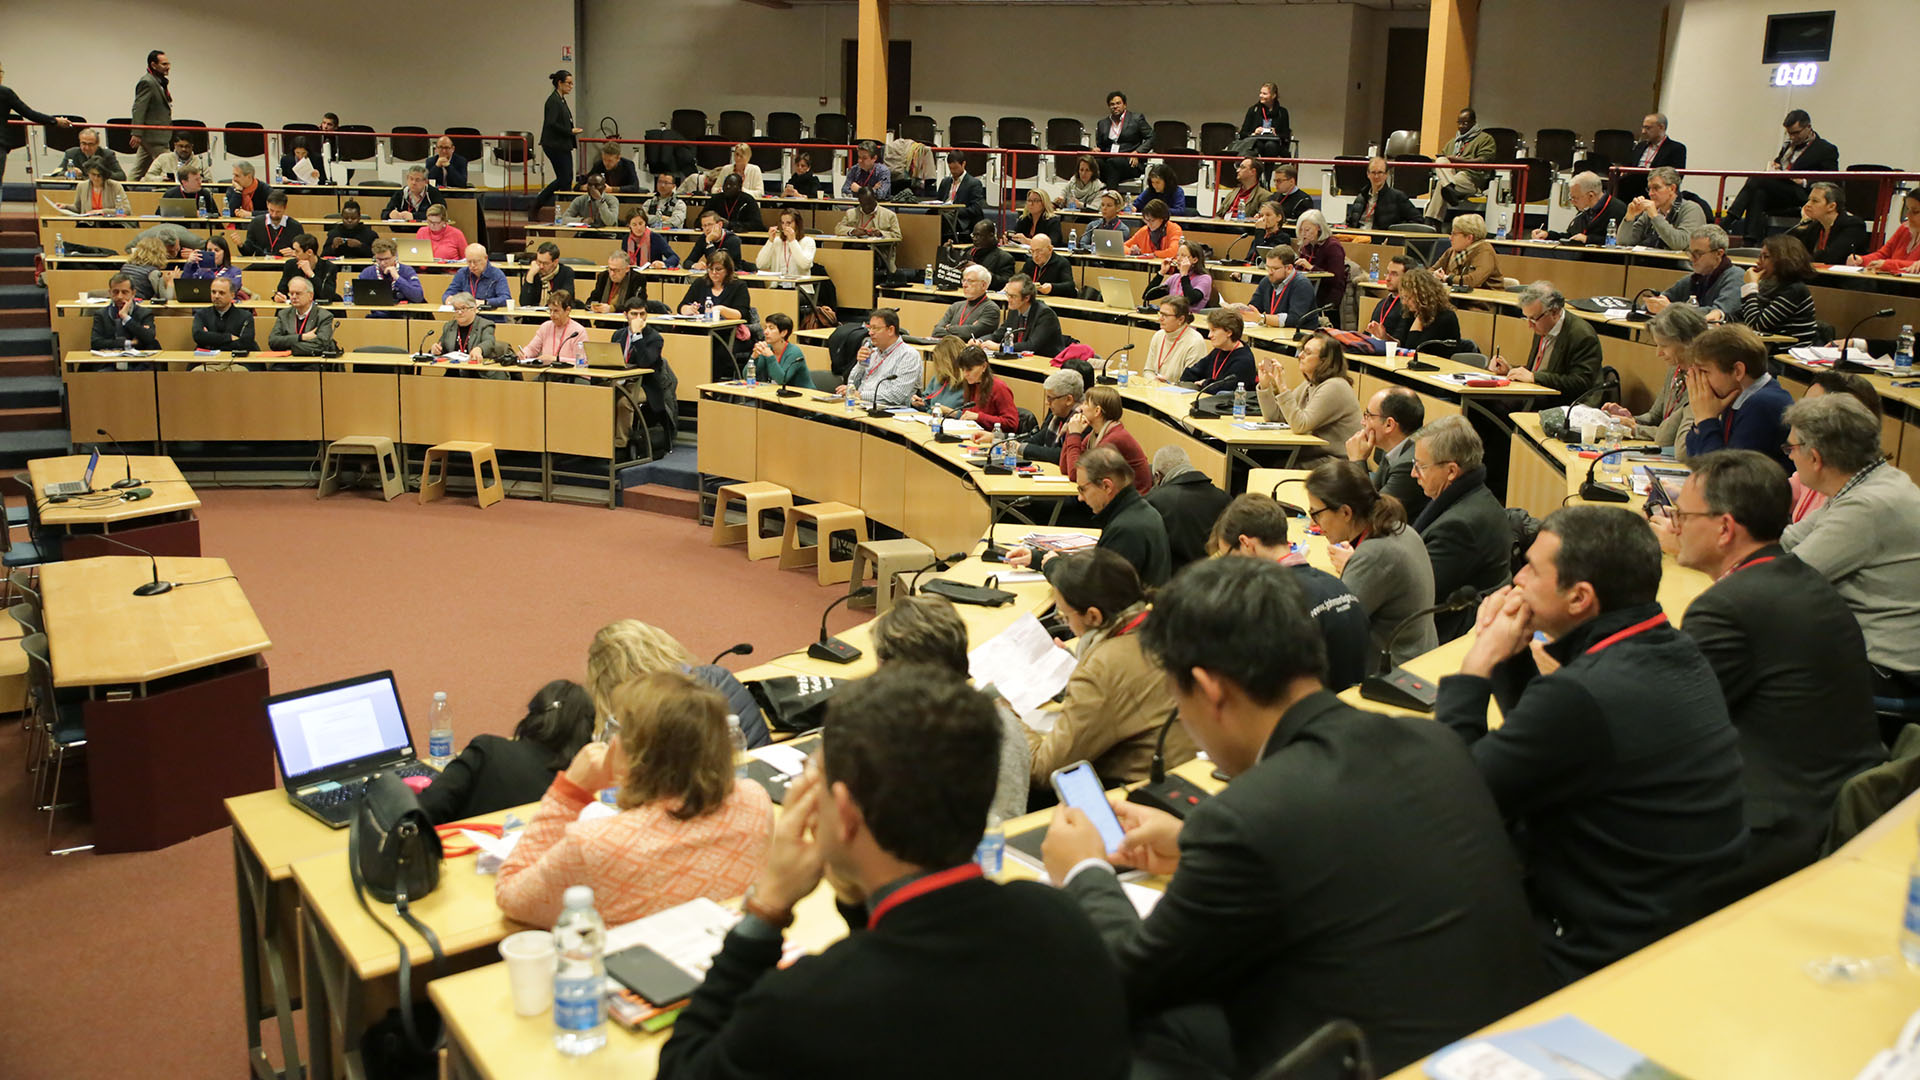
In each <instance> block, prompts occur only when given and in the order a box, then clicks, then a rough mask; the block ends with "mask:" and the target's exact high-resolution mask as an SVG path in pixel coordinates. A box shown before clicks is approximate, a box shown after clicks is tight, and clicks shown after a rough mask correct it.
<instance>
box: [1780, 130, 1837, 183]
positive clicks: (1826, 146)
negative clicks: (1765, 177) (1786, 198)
mask: <svg viewBox="0 0 1920 1080" xmlns="http://www.w3.org/2000/svg"><path fill="white" fill-rule="evenodd" d="M1787 153H1788V147H1786V146H1785V145H1782V146H1781V147H1780V152H1779V153H1777V154H1775V155H1773V160H1775V161H1777V162H1779V163H1780V164H1781V165H1783V166H1785V167H1786V168H1787V169H1789V170H1791V171H1793V172H1839V171H1840V148H1839V147H1837V146H1835V145H1833V144H1832V143H1830V142H1828V141H1827V140H1825V139H1823V138H1821V137H1820V136H1819V135H1818V134H1815V135H1814V137H1813V141H1812V142H1810V143H1808V144H1807V148H1806V149H1805V150H1802V151H1801V152H1800V157H1799V159H1798V160H1796V161H1795V162H1794V163H1793V164H1792V165H1787V164H1786V162H1787ZM1797 182H1798V181H1789V183H1797Z"/></svg>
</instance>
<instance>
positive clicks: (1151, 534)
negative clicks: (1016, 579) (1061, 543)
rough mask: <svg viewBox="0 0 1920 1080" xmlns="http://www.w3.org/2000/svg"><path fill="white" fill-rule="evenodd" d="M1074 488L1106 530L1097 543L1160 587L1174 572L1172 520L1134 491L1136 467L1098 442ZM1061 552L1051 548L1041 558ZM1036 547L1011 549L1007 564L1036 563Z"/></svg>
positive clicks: (1083, 458) (1078, 469) (1078, 467)
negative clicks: (1168, 522)
mask: <svg viewBox="0 0 1920 1080" xmlns="http://www.w3.org/2000/svg"><path fill="white" fill-rule="evenodd" d="M1073 476H1074V490H1076V491H1077V492H1079V494H1080V501H1081V502H1083V503H1086V504H1087V509H1089V510H1091V511H1093V523H1094V525H1095V526H1097V527H1098V528H1099V529H1100V539H1099V542H1098V543H1097V544H1096V545H1095V546H1096V547H1101V548H1105V549H1106V550H1108V551H1111V552H1113V553H1114V554H1116V555H1118V556H1120V557H1121V558H1123V559H1125V560H1127V561H1128V562H1129V563H1132V564H1133V568H1134V570H1136V571H1138V572H1139V574H1140V583H1141V584H1143V585H1146V586H1147V587H1148V588H1158V587H1160V586H1162V585H1165V584H1166V583H1167V579H1168V578H1170V577H1172V576H1173V550H1172V547H1171V545H1170V544H1169V543H1168V542H1167V526H1166V522H1164V521H1162V520H1161V518H1160V511H1158V510H1155V509H1154V508H1153V506H1152V505H1151V504H1149V503H1148V502H1147V500H1146V497H1145V496H1143V495H1141V494H1140V493H1139V492H1138V491H1135V490H1134V486H1133V466H1131V465H1128V464H1127V459H1126V458H1124V457H1122V456H1121V455H1120V451H1118V450H1115V449H1114V448H1113V447H1111V446H1097V447H1094V448H1093V449H1092V450H1089V451H1087V452H1086V453H1085V454H1082V455H1080V460H1078V461H1076V462H1075V463H1074V473H1073ZM1054 557H1056V553H1054V552H1048V553H1047V555H1046V558H1044V559H1042V560H1041V561H1040V565H1041V566H1043V567H1044V566H1045V565H1046V559H1051V558H1054ZM1033 563H1034V559H1033V549H1032V548H1027V547H1015V548H1008V549H1007V565H1008V566H1012V567H1016V568H1019V569H1025V568H1027V567H1028V566H1031V565H1033Z"/></svg>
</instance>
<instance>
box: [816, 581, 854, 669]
mask: <svg viewBox="0 0 1920 1080" xmlns="http://www.w3.org/2000/svg"><path fill="white" fill-rule="evenodd" d="M853 596H854V594H853V593H852V592H848V593H847V594H846V595H844V596H840V597H837V598H835V600H834V601H833V603H831V604H828V605H827V610H825V611H823V612H821V613H820V637H819V639H818V640H816V641H815V642H814V643H813V644H811V645H809V646H807V655H808V656H810V657H812V658H813V659H815V660H825V661H827V662H828V663H831V664H851V663H853V662H854V661H855V660H858V659H860V657H861V655H862V654H861V652H860V650H859V649H857V648H854V647H853V646H852V645H849V644H847V643H846V642H844V641H841V640H840V639H839V638H837V637H828V636H827V616H828V615H831V614H833V609H834V608H837V607H839V606H840V605H841V604H844V603H846V602H847V601H849V600H851V599H853Z"/></svg>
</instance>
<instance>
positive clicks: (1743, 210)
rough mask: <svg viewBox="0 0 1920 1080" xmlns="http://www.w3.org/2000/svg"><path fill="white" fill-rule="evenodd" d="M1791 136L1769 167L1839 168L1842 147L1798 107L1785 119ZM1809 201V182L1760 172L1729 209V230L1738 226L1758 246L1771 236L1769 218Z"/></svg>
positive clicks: (1749, 243)
mask: <svg viewBox="0 0 1920 1080" xmlns="http://www.w3.org/2000/svg"><path fill="white" fill-rule="evenodd" d="M1781 125H1782V127H1784V128H1785V130H1786V134H1787V139H1786V141H1785V142H1783V143H1781V144H1780V152H1779V153H1778V154H1775V155H1774V156H1773V160H1772V161H1769V162H1767V168H1768V169H1770V170H1775V171H1781V172H1838V171H1839V170H1840V149H1839V147H1836V146H1834V145H1833V144H1832V143H1830V142H1828V141H1827V140H1825V139H1823V138H1821V137H1820V135H1819V133H1818V132H1815V131H1814V130H1813V118H1812V117H1810V116H1808V115H1807V110H1805V109H1795V110H1793V111H1792V112H1790V113H1788V114H1787V118H1786V119H1785V120H1783V121H1781ZM1806 201H1807V182H1806V181H1805V180H1789V179H1787V178H1786V177H1784V176H1756V177H1754V178H1753V179H1751V180H1749V181H1747V183H1746V186H1745V187H1742V188H1741V189H1740V194H1739V195H1738V196H1737V197H1735V199H1734V200H1733V206H1732V207H1730V208H1729V209H1728V211H1727V220H1726V222H1725V224H1726V228H1727V231H1728V232H1734V231H1736V230H1738V231H1739V232H1740V233H1741V235H1743V236H1745V237H1746V238H1747V246H1749V247H1758V246H1759V245H1760V241H1762V240H1764V239H1766V236H1767V218H1768V216H1770V215H1773V214H1784V213H1786V212H1787V211H1789V210H1798V209H1800V207H1801V205H1802V204H1804V203H1805V202H1806Z"/></svg>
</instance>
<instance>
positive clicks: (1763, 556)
mask: <svg viewBox="0 0 1920 1080" xmlns="http://www.w3.org/2000/svg"><path fill="white" fill-rule="evenodd" d="M1783 627H1792V628H1793V630H1792V632H1791V633H1783V632H1782V628H1783ZM1681 632H1682V633H1684V634H1685V635H1686V636H1688V637H1690V638H1692V639H1693V641H1694V643H1695V644H1696V645H1698V646H1699V647H1700V652H1701V653H1702V654H1703V655H1704V656H1706V658H1707V663H1708V664H1710V665H1711V666H1712V667H1713V674H1714V678H1716V679H1718V680H1719V682H1720V692H1721V694H1722V695H1724V696H1725V697H1726V700H1727V711H1728V713H1730V714H1731V716H1732V720H1733V727H1734V730H1735V731H1736V732H1738V733H1739V736H1740V764H1741V779H1740V786H1741V790H1742V792H1743V794H1744V796H1745V807H1746V822H1747V829H1748V831H1749V832H1750V833H1751V834H1752V840H1751V844H1752V846H1751V847H1750V848H1749V849H1748V854H1747V860H1746V862H1745V864H1744V865H1742V866H1741V867H1740V868H1739V869H1738V870H1736V871H1734V872H1733V874H1732V875H1731V876H1730V877H1729V878H1728V879H1725V880H1723V882H1722V887H1723V888H1724V889H1725V891H1726V895H1724V896H1723V897H1721V898H1720V899H1721V900H1723V901H1725V902H1731V901H1733V900H1735V899H1737V898H1738V897H1740V896H1744V895H1746V894H1747V893H1749V892H1752V891H1753V890H1755V889H1758V888H1761V887H1763V886H1766V885H1769V884H1772V883H1773V882H1775V881H1777V880H1779V879H1780V878H1782V877H1785V876H1786V875H1788V874H1790V873H1792V872H1793V871H1795V870H1798V869H1800V868H1801V867H1803V866H1806V865H1807V864H1808V863H1811V862H1812V861H1813V860H1814V859H1816V858H1818V857H1819V855H1820V845H1821V841H1822V839H1823V838H1824V837H1825V835H1826V831H1827V822H1828V819H1829V817H1830V816H1831V815H1832V812H1833V805H1834V801H1835V800H1836V799H1837V798H1838V797H1839V794H1840V785H1842V784H1844V783H1846V781H1847V780H1848V779H1850V778H1851V777H1853V776H1854V774H1856V773H1859V772H1862V771H1864V770H1866V769H1870V768H1873V767H1874V766H1876V765H1880V764H1883V763H1884V762H1885V761H1886V758H1887V751H1886V747H1885V746H1884V745H1882V744H1881V742H1880V730H1879V726H1878V724H1877V722H1876V721H1875V719H1874V709H1873V669H1872V667H1871V666H1869V665H1868V663H1867V639H1866V638H1865V637H1864V636H1863V635H1862V634H1861V633H1860V623H1859V621H1858V620H1857V619H1855V618H1854V617H1853V611H1852V610H1851V609H1849V608H1848V607H1847V602H1846V601H1845V600H1843V599H1841V597H1840V594H1839V593H1838V592H1836V591H1835V590H1834V588H1833V586H1832V585H1829V584H1827V579H1826V578H1825V577H1823V576H1821V574H1820V571H1818V570H1815V569H1814V568H1813V567H1811V566H1808V565H1807V564H1806V563H1804V562H1801V561H1800V560H1799V559H1797V558H1795V557H1794V556H1792V555H1788V554H1787V553H1786V551H1785V550H1784V549H1782V548H1781V547H1780V545H1778V544H1769V545H1767V546H1766V547H1763V548H1761V549H1759V550H1757V551H1755V552H1754V553H1753V554H1751V555H1749V556H1748V557H1747V558H1746V559H1745V560H1743V561H1742V562H1741V563H1740V564H1739V565H1738V566H1736V567H1735V568H1734V569H1733V571H1732V572H1730V573H1728V574H1727V575H1726V576H1725V577H1722V578H1721V579H1720V580H1719V581H1717V582H1715V583H1714V584H1713V586H1712V587H1711V588H1709V589H1707V591H1705V592H1703V593H1701V594H1700V595H1699V596H1698V597H1696V598H1695V599H1694V601H1693V603H1692V604H1690V605H1689V606H1688V607H1687V616H1686V622H1685V624H1684V626H1683V628H1682V631H1681Z"/></svg>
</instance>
